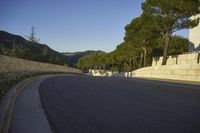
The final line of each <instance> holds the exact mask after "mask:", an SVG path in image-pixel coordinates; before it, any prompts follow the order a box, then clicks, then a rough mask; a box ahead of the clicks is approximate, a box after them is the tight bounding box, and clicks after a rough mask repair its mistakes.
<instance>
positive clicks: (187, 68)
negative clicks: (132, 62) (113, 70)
mask: <svg viewBox="0 0 200 133" xmlns="http://www.w3.org/2000/svg"><path fill="white" fill-rule="evenodd" d="M177 57H178V61H177V60H173V58H172V57H169V58H168V61H167V62H168V63H167V65H161V60H159V61H157V63H156V62H155V61H153V63H152V66H151V67H145V68H141V69H138V70H135V71H133V72H128V73H126V76H127V77H144V78H159V79H173V80H185V81H197V82H200V63H199V53H193V54H185V55H178V56H177ZM161 59H162V58H161Z"/></svg>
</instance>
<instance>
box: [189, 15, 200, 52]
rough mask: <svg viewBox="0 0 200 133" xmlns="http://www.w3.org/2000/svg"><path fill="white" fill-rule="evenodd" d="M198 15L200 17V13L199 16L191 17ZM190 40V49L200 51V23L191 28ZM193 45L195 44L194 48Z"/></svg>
mask: <svg viewBox="0 0 200 133" xmlns="http://www.w3.org/2000/svg"><path fill="white" fill-rule="evenodd" d="M198 17H199V18H200V14H199V15H197V16H194V17H191V19H194V18H198ZM189 41H190V44H189V51H194V50H198V51H200V24H199V25H198V26H197V27H195V28H193V29H190V31H189ZM192 45H193V46H194V47H193V48H192Z"/></svg>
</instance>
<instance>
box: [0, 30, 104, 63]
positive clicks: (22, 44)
mask: <svg viewBox="0 0 200 133" xmlns="http://www.w3.org/2000/svg"><path fill="white" fill-rule="evenodd" d="M99 52H103V51H92V50H88V51H84V52H74V53H72V52H71V53H70V52H66V53H59V52H57V51H55V50H53V49H51V48H50V47H48V46H47V45H46V44H40V43H34V44H33V43H31V42H30V41H28V40H26V39H25V38H23V37H21V36H18V35H14V34H11V33H8V32H5V31H0V54H2V55H8V56H13V57H18V58H23V59H28V60H34V61H40V62H46V63H53V64H61V65H64V64H67V65H68V66H72V67H76V63H77V62H78V60H79V59H80V58H82V57H84V56H88V55H90V54H94V53H99Z"/></svg>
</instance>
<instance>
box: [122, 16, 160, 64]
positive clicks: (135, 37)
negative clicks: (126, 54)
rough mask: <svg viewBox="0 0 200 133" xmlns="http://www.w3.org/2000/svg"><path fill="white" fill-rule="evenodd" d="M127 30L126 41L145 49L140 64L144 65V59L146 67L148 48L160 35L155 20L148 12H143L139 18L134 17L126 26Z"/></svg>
mask: <svg viewBox="0 0 200 133" xmlns="http://www.w3.org/2000/svg"><path fill="white" fill-rule="evenodd" d="M125 30H126V36H125V38H124V40H125V42H126V43H128V44H131V45H135V47H139V48H141V49H142V50H143V54H141V55H142V56H143V59H141V63H140V64H141V66H142V60H143V63H144V64H143V66H144V67H146V66H147V52H148V49H149V48H151V46H152V45H153V43H152V40H155V39H156V38H157V37H158V34H157V31H156V28H155V27H154V25H153V20H152V19H151V18H149V17H148V16H147V15H146V14H143V15H141V17H139V18H135V19H133V20H132V22H131V23H130V24H129V25H127V26H126V27H125ZM130 42H131V43H130Z"/></svg>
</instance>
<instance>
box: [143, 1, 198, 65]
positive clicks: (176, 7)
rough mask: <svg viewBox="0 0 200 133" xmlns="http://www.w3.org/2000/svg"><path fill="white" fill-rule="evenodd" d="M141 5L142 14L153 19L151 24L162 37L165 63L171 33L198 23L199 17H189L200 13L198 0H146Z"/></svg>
mask: <svg viewBox="0 0 200 133" xmlns="http://www.w3.org/2000/svg"><path fill="white" fill-rule="evenodd" d="M142 7H143V11H144V12H143V14H147V15H146V16H148V17H149V18H151V19H153V24H154V25H156V29H157V31H159V33H160V34H161V35H162V37H163V39H164V49H163V62H162V64H163V65H165V64H166V62H167V55H168V49H169V45H170V42H171V36H172V33H174V32H176V31H178V30H181V29H186V28H190V27H195V26H197V25H198V23H199V18H197V19H195V20H191V19H190V17H191V16H193V15H196V14H199V13H200V10H199V7H200V1H199V0H146V1H145V2H144V3H143V5H142Z"/></svg>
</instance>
